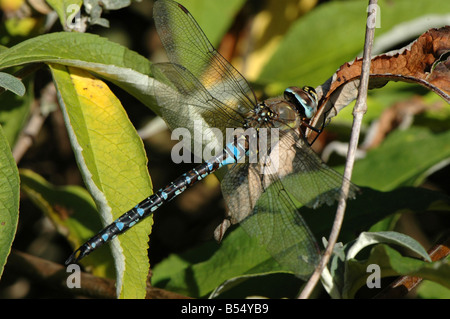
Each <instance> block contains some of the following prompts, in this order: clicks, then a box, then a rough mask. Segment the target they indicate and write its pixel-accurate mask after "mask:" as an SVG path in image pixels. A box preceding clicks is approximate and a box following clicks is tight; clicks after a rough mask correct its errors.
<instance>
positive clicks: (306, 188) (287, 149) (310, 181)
mask: <svg viewBox="0 0 450 319" xmlns="http://www.w3.org/2000/svg"><path fill="white" fill-rule="evenodd" d="M278 154H282V155H281V156H279V155H278ZM267 162H269V165H266V166H265V167H266V168H265V169H266V170H267V171H268V172H269V173H268V172H265V174H264V175H265V176H267V177H270V176H272V175H277V176H278V177H279V178H281V180H282V183H283V186H284V188H285V189H286V190H287V192H288V193H289V194H290V195H292V196H293V197H294V198H295V199H296V200H297V201H299V202H300V203H302V204H303V205H305V206H308V207H311V208H317V207H319V206H321V205H323V204H327V205H332V204H333V203H334V202H335V201H337V200H338V199H339V196H340V193H341V185H342V182H343V180H344V181H345V182H346V183H349V184H350V191H349V198H354V197H355V195H356V193H357V192H358V191H359V189H358V187H356V186H355V185H353V184H352V183H351V182H350V181H348V180H347V179H344V177H343V176H342V175H341V174H340V173H338V172H336V171H335V170H333V169H332V168H330V167H328V166H327V165H326V164H324V163H323V162H322V161H321V160H320V158H319V157H318V156H317V155H316V153H314V151H313V150H312V149H311V148H310V147H309V145H307V144H306V142H304V140H303V139H302V138H301V136H300V135H298V134H297V133H296V132H295V131H294V130H289V131H288V132H287V133H286V134H284V135H282V137H281V138H280V140H279V142H278V143H277V145H276V146H275V147H273V148H272V150H271V153H270V161H267ZM265 180H266V181H267V182H266V185H269V184H270V182H271V181H270V178H267V179H265Z"/></svg>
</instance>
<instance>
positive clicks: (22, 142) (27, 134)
mask: <svg viewBox="0 0 450 319" xmlns="http://www.w3.org/2000/svg"><path fill="white" fill-rule="evenodd" d="M53 100H55V102H53V103H56V89H55V86H54V84H53V82H50V83H49V84H47V86H45V87H44V89H42V94H41V98H40V99H39V100H34V101H33V102H32V105H31V116H30V119H29V120H28V123H27V125H26V126H25V128H24V129H23V131H22V132H21V133H20V135H19V138H18V139H17V142H16V144H15V145H14V148H13V151H12V153H13V157H14V160H15V161H16V163H19V161H20V160H21V159H22V157H23V156H24V155H25V153H26V152H27V151H28V149H29V148H30V147H31V146H32V145H33V143H34V142H35V140H36V138H37V136H38V134H39V132H40V131H41V128H42V126H43V125H44V122H45V119H46V118H47V116H48V113H46V112H42V109H41V107H40V106H41V105H42V104H46V103H51V101H53Z"/></svg>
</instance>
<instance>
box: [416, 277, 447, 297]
mask: <svg viewBox="0 0 450 319" xmlns="http://www.w3.org/2000/svg"><path fill="white" fill-rule="evenodd" d="M417 295H418V296H419V297H420V298H424V299H425V298H426V299H450V288H445V287H444V286H442V285H439V284H438V283H435V282H433V281H429V280H424V281H423V282H421V283H420V285H419V287H418V288H417Z"/></svg>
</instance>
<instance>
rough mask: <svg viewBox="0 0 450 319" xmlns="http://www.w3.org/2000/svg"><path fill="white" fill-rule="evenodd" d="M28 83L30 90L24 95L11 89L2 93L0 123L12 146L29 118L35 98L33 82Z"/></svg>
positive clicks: (0, 96)
mask: <svg viewBox="0 0 450 319" xmlns="http://www.w3.org/2000/svg"><path fill="white" fill-rule="evenodd" d="M26 85H27V88H28V90H27V91H26V94H25V95H24V96H23V97H20V96H18V95H16V94H14V93H13V92H10V91H6V92H4V93H3V94H2V95H0V103H1V107H0V124H1V125H2V126H3V132H4V134H5V136H6V138H7V140H8V143H9V145H11V147H13V146H14V145H15V144H16V139H17V137H18V136H19V134H20V132H21V131H22V129H23V126H24V125H25V123H26V121H27V119H28V116H29V114H30V107H31V102H32V101H33V98H34V94H33V88H34V85H33V82H28V81H26Z"/></svg>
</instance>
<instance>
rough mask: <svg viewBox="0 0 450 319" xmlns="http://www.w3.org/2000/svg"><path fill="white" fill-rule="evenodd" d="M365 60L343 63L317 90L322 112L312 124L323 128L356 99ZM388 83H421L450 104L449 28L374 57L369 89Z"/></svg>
mask: <svg viewBox="0 0 450 319" xmlns="http://www.w3.org/2000/svg"><path fill="white" fill-rule="evenodd" d="M361 66H362V58H356V59H355V60H354V61H353V62H347V63H345V64H343V65H342V66H341V67H340V68H339V69H338V71H337V72H336V73H335V74H334V75H333V76H332V77H331V78H330V79H328V81H327V82H325V83H324V84H322V85H321V86H319V87H318V88H317V89H316V90H317V93H318V95H319V98H320V102H319V111H318V112H317V114H316V116H315V117H314V119H313V120H312V121H311V124H312V125H313V126H315V127H317V128H320V127H321V125H322V123H323V121H324V120H323V119H324V117H325V118H326V120H329V119H330V118H332V117H334V116H336V115H337V114H338V113H339V111H340V110H341V109H342V108H344V107H345V106H347V105H348V104H349V103H350V102H352V101H353V100H354V99H356V96H357V94H358V87H359V78H360V76H361ZM389 81H404V82H412V83H417V84H420V85H422V86H424V87H426V88H428V89H430V90H432V91H434V92H435V93H437V94H438V95H440V96H441V97H442V98H443V99H444V100H446V101H447V102H449V103H450V26H445V27H442V28H439V29H430V30H428V31H427V32H426V33H424V34H422V35H421V36H420V37H419V38H418V39H417V40H415V41H414V42H412V43H411V44H409V45H407V46H405V47H403V48H402V49H399V50H395V51H391V52H388V53H384V54H381V55H378V56H376V57H374V58H372V62H371V67H370V80H369V89H374V88H380V87H383V86H384V85H386V83H387V82H389Z"/></svg>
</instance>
